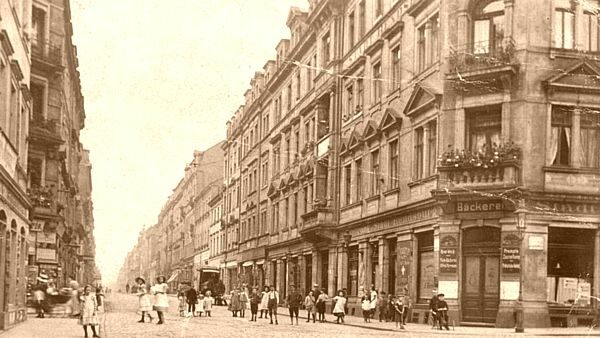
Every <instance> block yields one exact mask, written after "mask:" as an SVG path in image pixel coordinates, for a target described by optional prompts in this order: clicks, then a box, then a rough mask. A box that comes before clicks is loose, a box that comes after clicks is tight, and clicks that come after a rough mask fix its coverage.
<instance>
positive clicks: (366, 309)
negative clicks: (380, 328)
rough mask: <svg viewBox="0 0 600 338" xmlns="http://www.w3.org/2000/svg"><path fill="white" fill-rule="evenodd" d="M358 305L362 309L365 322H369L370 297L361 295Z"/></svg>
mask: <svg viewBox="0 0 600 338" xmlns="http://www.w3.org/2000/svg"><path fill="white" fill-rule="evenodd" d="M360 306H361V308H362V311H363V319H364V320H365V323H369V322H371V299H369V295H364V296H362V299H361V301H360Z"/></svg>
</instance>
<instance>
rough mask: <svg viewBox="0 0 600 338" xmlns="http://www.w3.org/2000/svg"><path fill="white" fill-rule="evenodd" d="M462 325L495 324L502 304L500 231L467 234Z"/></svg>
mask: <svg viewBox="0 0 600 338" xmlns="http://www.w3.org/2000/svg"><path fill="white" fill-rule="evenodd" d="M462 271H463V283H462V284H463V285H462V321H463V322H481V323H495V322H496V315H497V314H498V305H499V302H500V229H498V228H493V227H477V228H471V229H466V230H465V231H464V232H463V269H462Z"/></svg>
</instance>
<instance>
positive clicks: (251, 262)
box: [242, 261, 254, 267]
mask: <svg viewBox="0 0 600 338" xmlns="http://www.w3.org/2000/svg"><path fill="white" fill-rule="evenodd" d="M252 265H254V262H253V261H247V262H244V264H242V266H243V267H249V266H252Z"/></svg>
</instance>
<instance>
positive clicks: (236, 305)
mask: <svg viewBox="0 0 600 338" xmlns="http://www.w3.org/2000/svg"><path fill="white" fill-rule="evenodd" d="M229 311H231V313H232V314H233V316H234V317H237V316H238V312H240V311H241V308H240V294H239V293H238V290H237V289H233V290H231V301H230V302H229Z"/></svg>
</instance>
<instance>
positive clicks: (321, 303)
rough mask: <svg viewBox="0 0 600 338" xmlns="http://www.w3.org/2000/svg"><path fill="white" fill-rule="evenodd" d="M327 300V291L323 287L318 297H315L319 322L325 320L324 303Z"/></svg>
mask: <svg viewBox="0 0 600 338" xmlns="http://www.w3.org/2000/svg"><path fill="white" fill-rule="evenodd" d="M328 300H329V297H328V296H327V292H326V291H325V289H321V293H320V294H319V297H317V305H316V307H317V312H318V313H319V322H321V323H323V322H326V321H327V320H325V305H326V304H327V301H328Z"/></svg>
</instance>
